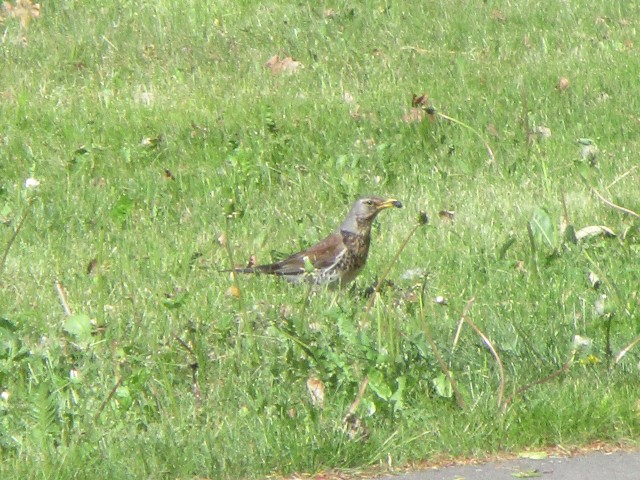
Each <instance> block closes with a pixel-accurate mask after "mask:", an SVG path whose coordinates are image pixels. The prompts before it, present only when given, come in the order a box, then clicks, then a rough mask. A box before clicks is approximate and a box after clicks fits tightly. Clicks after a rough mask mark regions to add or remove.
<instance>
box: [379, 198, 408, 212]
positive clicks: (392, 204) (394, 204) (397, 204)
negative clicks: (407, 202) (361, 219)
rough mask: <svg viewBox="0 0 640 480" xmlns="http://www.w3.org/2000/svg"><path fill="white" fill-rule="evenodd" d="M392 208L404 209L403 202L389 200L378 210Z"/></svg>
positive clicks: (381, 204) (380, 205)
mask: <svg viewBox="0 0 640 480" xmlns="http://www.w3.org/2000/svg"><path fill="white" fill-rule="evenodd" d="M391 207H396V208H402V202H401V201H400V200H396V199H395V198H389V199H387V200H385V201H384V202H382V203H380V204H379V205H378V210H384V209H385V208H391Z"/></svg>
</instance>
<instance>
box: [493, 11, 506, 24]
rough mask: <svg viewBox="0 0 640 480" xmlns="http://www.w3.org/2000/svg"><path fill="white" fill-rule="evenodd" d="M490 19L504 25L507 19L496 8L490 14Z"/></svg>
mask: <svg viewBox="0 0 640 480" xmlns="http://www.w3.org/2000/svg"><path fill="white" fill-rule="evenodd" d="M491 18H492V19H493V20H496V21H498V22H500V23H504V21H505V20H506V19H507V17H505V15H504V13H502V12H501V11H500V10H498V9H497V8H496V9H494V10H493V11H492V12H491Z"/></svg>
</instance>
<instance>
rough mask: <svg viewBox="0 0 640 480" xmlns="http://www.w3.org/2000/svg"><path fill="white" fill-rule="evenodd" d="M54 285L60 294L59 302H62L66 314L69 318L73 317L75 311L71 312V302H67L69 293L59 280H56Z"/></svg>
mask: <svg viewBox="0 0 640 480" xmlns="http://www.w3.org/2000/svg"><path fill="white" fill-rule="evenodd" d="M54 285H55V287H56V293H57V294H58V300H60V304H61V305H62V308H63V309H64V314H65V315H66V316H67V317H70V316H71V315H73V310H71V307H69V302H68V301H67V291H66V290H65V288H64V287H63V286H62V283H61V282H60V280H58V279H56V281H55V283H54Z"/></svg>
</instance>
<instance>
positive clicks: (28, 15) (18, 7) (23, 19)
mask: <svg viewBox="0 0 640 480" xmlns="http://www.w3.org/2000/svg"><path fill="white" fill-rule="evenodd" d="M3 11H4V12H5V14H6V16H7V17H13V18H17V19H18V20H20V26H21V27H22V28H23V29H26V28H27V27H28V26H29V23H31V20H32V19H33V18H38V17H40V4H39V3H36V4H33V3H31V0H17V1H16V4H15V6H14V5H12V4H11V2H4V5H3Z"/></svg>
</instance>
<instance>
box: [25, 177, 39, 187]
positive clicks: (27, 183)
mask: <svg viewBox="0 0 640 480" xmlns="http://www.w3.org/2000/svg"><path fill="white" fill-rule="evenodd" d="M39 186H40V180H36V179H35V178H33V177H29V178H27V179H26V180H25V181H24V188H36V187H39Z"/></svg>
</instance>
